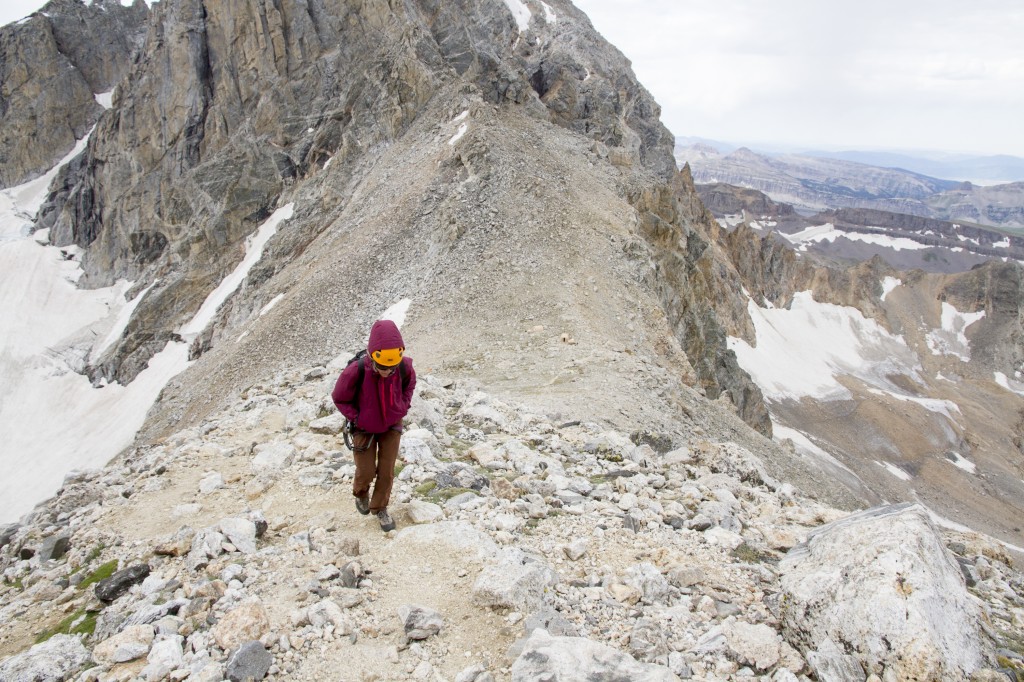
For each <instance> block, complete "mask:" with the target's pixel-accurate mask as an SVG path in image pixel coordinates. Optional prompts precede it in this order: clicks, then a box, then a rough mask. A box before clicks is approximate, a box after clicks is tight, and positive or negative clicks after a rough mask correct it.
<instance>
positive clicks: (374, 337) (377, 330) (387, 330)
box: [366, 320, 405, 353]
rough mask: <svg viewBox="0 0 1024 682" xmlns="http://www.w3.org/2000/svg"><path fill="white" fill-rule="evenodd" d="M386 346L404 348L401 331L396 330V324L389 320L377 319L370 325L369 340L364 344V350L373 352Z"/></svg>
mask: <svg viewBox="0 0 1024 682" xmlns="http://www.w3.org/2000/svg"><path fill="white" fill-rule="evenodd" d="M387 348H405V341H403V340H402V332H400V331H398V325H396V324H395V323H394V322H392V321H391V320H377V321H376V322H374V323H373V326H372V327H370V341H369V343H367V344H366V350H367V352H369V353H373V352H374V351H378V350H385V349H387Z"/></svg>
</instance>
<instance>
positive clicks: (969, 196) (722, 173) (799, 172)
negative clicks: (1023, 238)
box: [676, 145, 1024, 228]
mask: <svg viewBox="0 0 1024 682" xmlns="http://www.w3.org/2000/svg"><path fill="white" fill-rule="evenodd" d="M676 155H677V158H678V161H679V163H680V164H683V163H689V165H690V168H691V171H692V173H693V176H694V179H695V181H696V182H698V183H701V184H712V183H727V184H730V185H737V186H742V187H747V188H751V189H756V190H760V191H762V192H764V193H765V194H767V195H769V196H771V197H772V199H774V200H775V201H779V202H784V203H788V204H792V205H793V206H794V207H796V208H797V209H799V210H802V211H806V212H817V211H821V210H824V209H834V208H839V207H842V208H856V209H875V210H880V211H888V212H892V213H901V214H909V215H915V216H921V217H925V218H933V219H936V220H942V221H947V222H970V223H975V224H980V225H986V226H992V227H1002V228H1019V227H1022V226H1024V201H1022V199H1021V197H1022V192H1021V189H1022V186H1024V185H1022V183H1019V182H1014V183H1007V184H1003V185H995V186H991V187H984V186H975V185H972V184H971V183H969V182H966V183H961V182H954V181H950V180H941V179H938V178H931V177H928V176H925V175H921V174H919V173H912V172H910V171H905V170H901V169H899V168H881V167H877V166H870V165H866V164H861V163H856V162H852V161H841V160H838V159H824V158H819V157H814V156H801V155H798V154H784V155H778V156H772V157H769V156H765V155H761V154H758V153H756V152H752V151H751V150H749V149H746V148H741V149H738V150H736V151H734V152H732V153H730V154H724V155H723V154H720V153H718V152H717V151H716V150H715V149H714V148H712V147H709V146H707V145H693V146H690V147H683V148H679V149H676Z"/></svg>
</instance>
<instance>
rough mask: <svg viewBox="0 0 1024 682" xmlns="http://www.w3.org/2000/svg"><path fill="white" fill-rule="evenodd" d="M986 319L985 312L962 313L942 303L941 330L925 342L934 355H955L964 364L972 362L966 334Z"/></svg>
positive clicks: (927, 337)
mask: <svg viewBox="0 0 1024 682" xmlns="http://www.w3.org/2000/svg"><path fill="white" fill-rule="evenodd" d="M983 317H985V311H984V310H979V311H978V312H976V313H961V312H960V311H958V310H957V309H956V308H954V307H953V306H952V305H950V304H949V303H946V302H945V301H943V302H942V318H941V324H942V328H941V329H935V330H933V331H931V332H929V333H928V334H927V336H926V337H925V342H926V343H927V344H928V348H929V349H930V350H931V352H932V354H933V355H953V356H956V357H958V358H960V359H961V360H963V361H964V362H970V360H971V346H970V342H969V341H968V340H967V334H966V333H965V332H966V330H967V328H968V327H970V326H971V325H972V324H974V323H975V322H977V321H978V320H980V319H981V318H983Z"/></svg>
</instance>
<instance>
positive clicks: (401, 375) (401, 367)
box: [342, 348, 405, 452]
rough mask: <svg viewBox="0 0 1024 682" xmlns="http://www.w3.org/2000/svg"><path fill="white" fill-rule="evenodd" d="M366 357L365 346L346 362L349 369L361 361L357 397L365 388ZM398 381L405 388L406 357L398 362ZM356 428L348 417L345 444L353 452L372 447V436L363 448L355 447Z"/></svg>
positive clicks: (357, 380)
mask: <svg viewBox="0 0 1024 682" xmlns="http://www.w3.org/2000/svg"><path fill="white" fill-rule="evenodd" d="M364 357H366V349H365V348H364V349H363V350H361V351H359V352H358V353H356V354H355V355H353V356H352V358H351V359H349V361H348V362H346V363H345V369H348V366H349V365H351V364H352V363H353V362H358V363H359V371H358V372H356V390H355V396H356V398H358V397H359V391H360V390H362V388H363V376H364V375H365V374H366V365H365V364H363V358H364ZM344 371H345V370H342V372H344ZM398 381H399V383H400V384H401V385H402V388H405V360H404V359H403V360H402V361H401V362H399V363H398ZM355 428H356V425H355V424H353V423H352V422H350V421H349V420H347V419H346V420H345V428H344V430H343V437H344V439H345V445H346V446H347V447H348V449H349V450H351V451H352V452H362V451H365V450H366V449H367V448H369V447H370V443H371V442H373V439H372V438H371V439H370V442H368V443H367V444H366V445H365V446H364V447H361V448H357V447H355V446H354V445H353V444H352V433H354V432H355Z"/></svg>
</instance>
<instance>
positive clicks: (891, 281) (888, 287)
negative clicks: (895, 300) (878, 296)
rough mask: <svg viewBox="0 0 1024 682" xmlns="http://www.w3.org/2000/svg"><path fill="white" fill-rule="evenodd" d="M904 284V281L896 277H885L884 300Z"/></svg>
mask: <svg viewBox="0 0 1024 682" xmlns="http://www.w3.org/2000/svg"><path fill="white" fill-rule="evenodd" d="M901 284H903V281H902V280H899V279H896V278H895V277H884V278H882V300H883V301H884V300H885V297H886V296H888V295H889V294H891V293H892V292H893V290H894V289H895V288H896V287H898V286H900V285H901Z"/></svg>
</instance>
